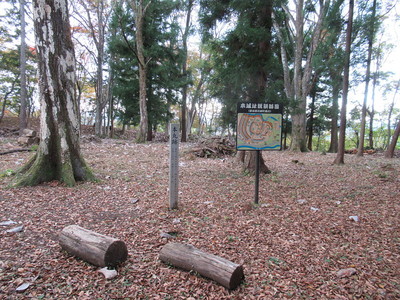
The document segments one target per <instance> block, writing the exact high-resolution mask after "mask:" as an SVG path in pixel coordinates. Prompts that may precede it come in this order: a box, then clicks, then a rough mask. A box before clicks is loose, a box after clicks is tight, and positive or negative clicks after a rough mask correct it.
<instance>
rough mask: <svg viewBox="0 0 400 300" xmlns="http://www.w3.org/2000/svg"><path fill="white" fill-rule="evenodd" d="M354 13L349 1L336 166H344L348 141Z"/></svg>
mask: <svg viewBox="0 0 400 300" xmlns="http://www.w3.org/2000/svg"><path fill="white" fill-rule="evenodd" d="M353 12H354V0H349V17H348V21H347V30H346V50H345V63H344V74H343V96H342V108H341V110H340V133H339V145H338V152H337V155H336V158H335V160H334V161H333V163H334V164H344V147H345V141H346V112H347V94H348V91H349V73H350V51H351V35H352V32H353Z"/></svg>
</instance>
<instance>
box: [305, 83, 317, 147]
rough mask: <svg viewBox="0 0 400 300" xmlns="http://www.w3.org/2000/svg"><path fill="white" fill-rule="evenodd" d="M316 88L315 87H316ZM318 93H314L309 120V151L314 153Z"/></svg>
mask: <svg viewBox="0 0 400 300" xmlns="http://www.w3.org/2000/svg"><path fill="white" fill-rule="evenodd" d="M314 88H315V87H314ZM316 95H317V93H316V91H315V90H313V91H312V97H311V99H312V102H311V112H310V118H309V124H310V125H309V127H308V146H307V147H308V150H310V151H312V138H313V135H314V132H313V131H314V130H313V129H314V111H315V98H316Z"/></svg>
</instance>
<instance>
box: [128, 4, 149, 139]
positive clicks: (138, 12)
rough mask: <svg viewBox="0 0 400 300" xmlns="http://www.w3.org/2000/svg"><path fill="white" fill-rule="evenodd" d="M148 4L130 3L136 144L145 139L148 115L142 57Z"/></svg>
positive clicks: (143, 60) (144, 59)
mask: <svg viewBox="0 0 400 300" xmlns="http://www.w3.org/2000/svg"><path fill="white" fill-rule="evenodd" d="M150 3H151V2H148V3H147V4H146V6H144V3H143V0H139V1H138V2H136V0H132V1H131V5H132V8H133V11H134V12H135V23H136V32H135V37H136V55H137V58H138V61H139V111H140V124H139V132H138V135H137V137H136V142H138V143H144V142H145V141H146V138H147V133H148V132H147V131H148V126H149V120H148V114H147V94H146V93H147V81H146V80H147V63H146V58H145V55H144V40H143V23H144V16H145V13H146V10H147V7H148V5H150Z"/></svg>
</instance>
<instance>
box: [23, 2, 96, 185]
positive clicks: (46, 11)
mask: <svg viewBox="0 0 400 300" xmlns="http://www.w3.org/2000/svg"><path fill="white" fill-rule="evenodd" d="M33 12H34V25H35V34H36V49H37V53H38V61H39V87H40V90H39V93H40V94H39V96H40V97H39V99H40V108H41V114H40V144H39V147H38V151H37V153H36V155H35V156H34V157H33V158H32V159H31V160H30V161H29V162H28V163H27V164H26V165H25V166H24V167H22V168H21V170H19V172H20V173H22V174H23V175H22V177H20V178H19V179H18V181H17V183H16V185H36V184H39V183H41V182H46V181H51V180H59V181H61V182H63V183H65V184H66V185H68V186H72V185H74V184H75V183H76V181H84V180H93V179H94V176H93V174H92V172H91V171H90V170H89V168H88V167H87V165H86V163H85V161H84V159H83V158H82V156H81V152H80V144H79V122H78V120H79V119H78V114H79V112H78V105H77V102H76V93H75V86H76V77H75V55H74V48H73V43H72V40H71V33H70V26H69V17H68V6H67V2H66V0H57V1H55V0H34V1H33Z"/></svg>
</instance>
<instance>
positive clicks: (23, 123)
mask: <svg viewBox="0 0 400 300" xmlns="http://www.w3.org/2000/svg"><path fill="white" fill-rule="evenodd" d="M19 5H20V18H21V19H20V20H21V49H20V77H21V93H20V96H21V106H20V111H19V133H20V134H22V130H24V129H25V128H27V127H28V117H27V114H26V111H27V103H28V99H27V91H26V43H25V29H26V24H25V0H20V1H19Z"/></svg>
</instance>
